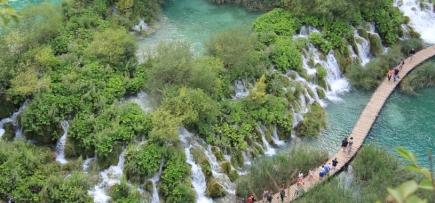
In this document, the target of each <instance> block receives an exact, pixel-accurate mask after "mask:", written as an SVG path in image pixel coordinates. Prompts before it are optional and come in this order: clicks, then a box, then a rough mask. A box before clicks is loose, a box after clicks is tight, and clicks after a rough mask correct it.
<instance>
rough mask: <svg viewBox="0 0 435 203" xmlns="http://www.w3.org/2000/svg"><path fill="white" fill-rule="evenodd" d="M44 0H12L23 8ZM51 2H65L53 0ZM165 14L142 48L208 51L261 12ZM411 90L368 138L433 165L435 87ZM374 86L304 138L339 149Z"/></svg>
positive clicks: (390, 104) (179, 2)
mask: <svg viewBox="0 0 435 203" xmlns="http://www.w3.org/2000/svg"><path fill="white" fill-rule="evenodd" d="M41 2H43V1H41V0H30V1H17V2H13V3H11V4H12V5H13V6H14V7H15V8H17V9H20V8H24V7H25V6H28V5H29V4H30V3H35V4H37V3H41ZM49 2H59V1H57V0H51V1H49ZM162 8H163V18H162V21H161V22H160V23H158V24H157V26H158V29H157V30H156V32H154V33H153V34H152V35H150V36H149V37H147V38H145V39H143V40H141V41H139V42H138V45H139V47H140V49H141V50H145V49H147V48H149V47H153V46H155V45H156V44H157V43H158V42H159V41H160V40H163V41H167V40H174V39H178V40H179V39H182V40H187V41H189V42H190V43H191V44H192V46H193V49H194V51H196V52H197V53H202V52H203V51H204V48H203V46H202V44H201V43H202V42H203V41H205V40H208V38H209V36H210V35H211V34H213V33H216V32H218V31H219V30H222V29H225V28H226V27H228V26H232V25H238V24H239V25H248V26H250V25H251V24H252V22H253V21H254V20H255V19H256V18H257V17H258V16H260V15H261V13H248V12H246V11H245V10H244V9H243V8H241V7H239V6H236V5H228V4H226V5H215V4H210V3H209V2H208V1H207V0H176V1H167V3H166V4H165V5H163V7H162ZM417 93H418V94H419V95H418V96H411V95H407V94H404V93H402V92H401V91H400V90H395V91H394V92H393V93H392V94H391V96H390V97H389V99H388V100H387V102H386V104H385V106H384V108H383V109H382V110H381V112H380V114H379V116H378V118H377V120H376V121H375V123H374V125H373V127H372V130H371V131H370V133H369V135H368V138H367V140H366V143H372V142H377V143H378V144H380V145H385V146H386V147H387V148H388V149H389V150H391V151H394V147H395V146H401V147H404V148H406V149H408V150H411V151H413V152H415V153H416V154H417V155H418V157H419V158H420V159H419V162H420V163H421V164H422V165H425V166H428V161H427V149H431V150H432V152H433V153H435V122H434V121H435V88H426V89H422V90H418V91H417ZM372 94H373V91H363V90H355V89H353V90H351V91H350V92H347V93H344V94H342V95H340V96H339V97H340V98H341V100H340V101H328V100H327V101H326V103H327V107H326V112H327V113H328V127H327V128H326V129H325V130H324V131H323V132H322V133H321V136H320V137H319V138H316V139H302V140H303V142H305V143H308V144H309V145H313V146H316V147H319V148H325V149H328V151H329V152H330V153H331V154H333V153H335V152H336V151H337V149H338V148H339V145H340V143H341V140H342V139H343V137H345V136H347V135H349V134H350V132H351V131H352V129H353V127H354V124H355V123H356V121H357V120H358V118H359V115H360V114H361V112H362V110H363V109H364V107H365V105H366V104H367V102H368V101H369V99H370V96H371V95H372Z"/></svg>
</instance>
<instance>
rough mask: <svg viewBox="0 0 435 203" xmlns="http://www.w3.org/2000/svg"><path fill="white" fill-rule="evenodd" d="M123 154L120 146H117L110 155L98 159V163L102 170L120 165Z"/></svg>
mask: <svg viewBox="0 0 435 203" xmlns="http://www.w3.org/2000/svg"><path fill="white" fill-rule="evenodd" d="M121 152H122V147H121V146H120V145H115V146H114V147H113V150H112V151H111V152H110V153H109V155H107V156H104V157H99V156H98V157H97V162H98V165H99V166H100V168H109V166H112V165H116V164H118V161H119V155H120V154H121Z"/></svg>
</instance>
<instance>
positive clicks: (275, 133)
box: [272, 126, 285, 146]
mask: <svg viewBox="0 0 435 203" xmlns="http://www.w3.org/2000/svg"><path fill="white" fill-rule="evenodd" d="M272 140H273V143H275V144H276V145H277V146H283V145H285V142H284V141H282V140H279V137H278V128H277V127H276V126H273V133H272Z"/></svg>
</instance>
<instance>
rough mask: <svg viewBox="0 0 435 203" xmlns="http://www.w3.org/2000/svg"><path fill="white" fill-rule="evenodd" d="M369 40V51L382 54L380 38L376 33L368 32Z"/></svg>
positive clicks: (376, 54)
mask: <svg viewBox="0 0 435 203" xmlns="http://www.w3.org/2000/svg"><path fill="white" fill-rule="evenodd" d="M369 41H370V53H371V54H373V55H374V56H379V55H380V54H382V49H383V48H382V42H381V38H379V36H378V35H376V34H369Z"/></svg>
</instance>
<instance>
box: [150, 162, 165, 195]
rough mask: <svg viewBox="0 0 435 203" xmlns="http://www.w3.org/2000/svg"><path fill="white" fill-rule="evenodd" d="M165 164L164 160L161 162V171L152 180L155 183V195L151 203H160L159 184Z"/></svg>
mask: <svg viewBox="0 0 435 203" xmlns="http://www.w3.org/2000/svg"><path fill="white" fill-rule="evenodd" d="M164 164H165V161H164V160H163V159H162V160H161V161H160V166H159V171H158V172H157V173H156V174H155V175H154V176H153V177H152V178H151V179H150V181H151V182H152V183H153V194H152V196H151V202H150V203H160V198H159V191H157V183H158V182H159V180H160V176H161V175H162V169H163V165H164Z"/></svg>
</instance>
